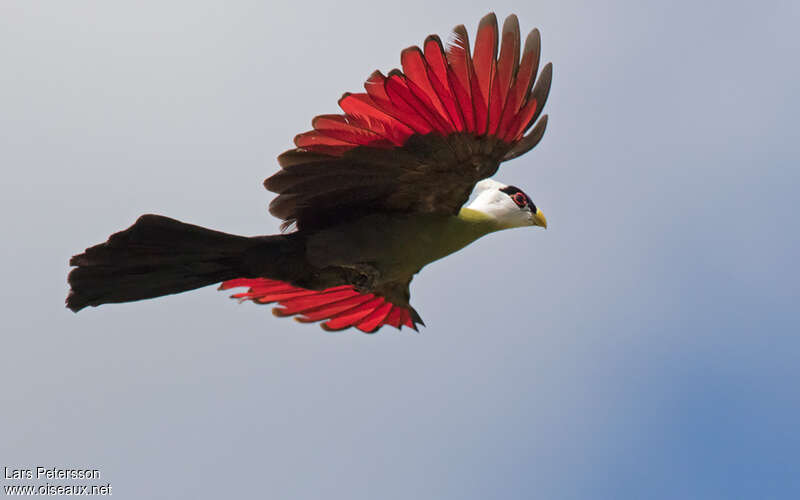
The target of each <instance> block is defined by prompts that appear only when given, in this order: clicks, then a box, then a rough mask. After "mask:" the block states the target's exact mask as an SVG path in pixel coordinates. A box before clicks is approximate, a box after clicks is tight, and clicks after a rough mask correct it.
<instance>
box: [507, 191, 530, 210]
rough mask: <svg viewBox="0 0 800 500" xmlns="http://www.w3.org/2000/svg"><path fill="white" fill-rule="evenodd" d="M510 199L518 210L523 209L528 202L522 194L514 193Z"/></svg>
mask: <svg viewBox="0 0 800 500" xmlns="http://www.w3.org/2000/svg"><path fill="white" fill-rule="evenodd" d="M511 199H512V200H514V203H516V204H517V206H518V207H519V208H524V207H525V205H526V204H527V203H528V200H526V199H525V195H524V194H522V193H514V195H513V196H512V197H511Z"/></svg>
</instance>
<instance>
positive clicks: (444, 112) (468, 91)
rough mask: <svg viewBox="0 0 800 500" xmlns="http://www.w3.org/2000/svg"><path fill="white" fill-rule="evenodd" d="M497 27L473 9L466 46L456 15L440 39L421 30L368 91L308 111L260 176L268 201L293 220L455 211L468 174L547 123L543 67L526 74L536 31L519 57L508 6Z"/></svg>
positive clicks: (486, 168)
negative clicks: (307, 124)
mask: <svg viewBox="0 0 800 500" xmlns="http://www.w3.org/2000/svg"><path fill="white" fill-rule="evenodd" d="M499 38H500V43H498V28H497V18H496V17H495V15H494V14H489V15H487V16H485V17H484V18H483V19H482V20H481V22H480V25H479V26H478V34H477V37H476V42H475V48H474V53H473V54H470V47H469V41H468V38H467V31H466V29H465V28H464V26H457V27H456V28H455V29H454V34H453V40H452V42H451V43H450V44H449V45H448V47H447V50H445V49H444V47H443V46H442V42H441V40H440V39H439V37H438V36H436V35H431V36H429V37H428V38H426V39H425V43H424V46H423V48H422V49H420V48H419V47H410V48H407V49H405V50H404V51H403V52H402V54H401V62H402V67H403V71H400V70H393V71H391V72H390V73H389V74H388V75H387V76H384V75H383V74H382V73H380V72H378V71H376V72H375V73H373V74H372V75H371V76H370V77H369V79H368V80H367V82H366V83H365V85H364V86H365V89H366V93H359V94H349V93H348V94H345V95H344V96H343V97H342V98H341V99H340V100H339V106H340V107H341V108H342V110H343V111H344V114H340V115H321V116H317V117H316V118H314V120H313V121H312V127H313V130H311V131H309V132H306V133H303V134H300V135H298V136H297V137H295V145H296V146H297V148H295V149H292V150H289V151H287V152H285V153H283V154H282V155H280V156H279V157H278V162H279V163H280V165H281V167H282V168H281V170H280V171H279V172H278V173H276V174H275V175H273V176H271V177H270V178H268V179H267V180H266V181H264V186H265V187H266V188H267V189H269V190H270V191H273V192H275V193H278V195H279V196H278V197H276V198H275V199H274V200H273V201H272V203H271V204H270V212H271V213H272V214H273V215H275V216H276V217H279V218H281V219H283V220H284V226H288V225H290V224H292V223H296V224H297V227H298V228H302V229H315V228H322V227H326V226H329V225H332V224H335V223H341V222H343V221H345V220H347V219H349V218H352V217H355V216H358V215H361V214H365V213H372V212H406V213H408V212H424V213H443V214H456V213H458V210H459V209H460V207H461V206H462V205H463V204H464V203H465V202H466V200H467V198H468V197H469V194H470V193H471V192H472V188H473V187H474V185H475V183H476V182H478V181H479V180H481V179H484V178H486V177H490V176H492V175H493V174H494V173H495V172H496V171H497V168H498V166H499V165H500V162H502V161H505V160H509V159H511V158H515V157H517V156H519V155H521V154H523V153H525V152H527V151H528V150H530V149H531V148H533V147H534V146H535V145H536V144H537V143H538V142H539V140H540V139H541V137H542V135H543V134H544V130H545V127H546V125H547V116H546V115H545V116H543V117H542V118H541V120H539V121H538V122H537V119H538V118H539V115H540V114H541V111H542V108H543V107H544V103H545V101H546V99H547V95H548V92H549V90H550V81H551V78H552V66H551V65H550V64H549V63H548V64H547V65H546V66H545V67H544V68H543V70H542V72H541V75H540V76H539V78H538V80H536V74H537V71H538V66H539V52H540V38H539V32H538V30H533V31H532V32H531V33H530V34H529V35H528V37H527V39H526V41H525V47H524V50H523V52H522V59H521V60H520V32H519V23H518V21H517V17H516V16H514V15H511V16H509V17H508V18H506V20H505V22H504V24H503V30H502V33H501V34H500V37H499ZM498 46H499V52H500V54H499V57H498ZM535 80H536V85H533V82H534V81H535ZM534 124H535V125H534ZM531 127H533V128H532V130H530V129H531ZM528 130H530V132H529V133H527V135H526V132H528Z"/></svg>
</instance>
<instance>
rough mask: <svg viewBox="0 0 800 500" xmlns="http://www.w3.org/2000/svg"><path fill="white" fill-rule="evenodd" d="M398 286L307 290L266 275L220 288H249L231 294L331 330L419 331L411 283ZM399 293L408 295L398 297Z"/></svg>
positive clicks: (419, 321) (224, 284) (241, 280)
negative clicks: (410, 296) (373, 289)
mask: <svg viewBox="0 0 800 500" xmlns="http://www.w3.org/2000/svg"><path fill="white" fill-rule="evenodd" d="M409 281H410V278H409ZM397 285H398V286H396V287H394V288H395V289H392V287H391V286H390V287H388V288H387V289H386V290H381V291H379V292H376V293H361V292H359V291H357V290H356V289H354V288H353V287H352V286H350V285H342V286H337V287H333V288H328V289H327V290H308V289H305V288H300V287H297V286H293V285H290V284H289V283H285V282H283V281H277V280H271V279H267V278H239V279H234V280H229V281H226V282H224V283H223V284H222V285H220V287H219V289H220V290H228V289H231V288H239V287H247V288H248V290H247V291H246V292H239V293H236V294H234V295H232V296H231V297H232V298H234V299H239V300H251V301H253V302H255V303H258V304H271V303H277V304H278V305H280V306H281V307H275V308H274V309H272V312H273V313H274V314H275V315H276V316H294V317H295V319H296V320H297V321H300V322H302V323H311V322H315V321H323V320H325V322H324V323H322V324H321V326H322V328H324V329H325V330H328V331H338V330H344V329H346V328H350V327H356V328H358V329H359V330H361V331H362V332H366V333H375V332H376V331H378V330H379V329H380V327H382V326H383V325H389V326H393V327H395V328H397V329H398V330H399V329H401V328H402V327H403V326H407V327H409V328H413V329H414V330H417V324H422V325H424V323H423V322H422V319H421V318H420V317H419V315H418V314H417V312H416V311H415V310H414V308H413V307H411V306H410V305H409V304H408V282H406V283H404V284H403V283H399V284H397ZM402 289H404V290H405V292H403V290H402ZM398 292H399V293H400V294H401V295H405V297H395V295H396V294H397V293H398ZM398 304H400V305H398Z"/></svg>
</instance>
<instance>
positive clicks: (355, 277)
mask: <svg viewBox="0 0 800 500" xmlns="http://www.w3.org/2000/svg"><path fill="white" fill-rule="evenodd" d="M520 50H521V57H520ZM498 52H499V55H498ZM539 56H540V36H539V31H538V30H535V29H534V30H533V31H531V32H530V34H529V35H528V36H527V38H526V40H525V43H524V45H522V44H521V41H520V31H519V22H518V20H517V17H516V16H515V15H511V16H509V17H508V18H506V20H505V22H504V23H503V29H502V31H499V30H498V25H497V18H496V17H495V15H494V14H489V15H487V16H485V17H484V18H483V19H481V21H480V24H479V26H478V31H477V35H476V41H475V45H474V49H473V50H472V52H470V44H469V40H468V36H467V30H466V29H465V28H464V26H463V25H460V26H457V27H456V28H454V30H453V34H452V36H451V39H450V41H449V43H448V44H447V45H446V46H445V45H443V44H442V41H441V39H440V38H439V37H438V36H436V35H430V36H428V37H427V38H426V39H425V42H424V44H423V46H422V47H421V48H420V47H416V46H415V47H409V48H407V49H405V50H403V51H402V53H401V57H400V59H401V66H402V70H398V69H395V70H392V71H390V72H389V73H388V74H387V75H384V74H383V73H381V72H379V71H375V72H374V73H372V75H371V76H370V77H369V78H368V79H367V81H366V83H365V85H364V87H365V90H366V92H361V93H352V94H351V93H346V94H344V95H343V96H342V98H341V99H340V100H339V106H340V107H341V109H342V111H343V113H341V114H328V115H319V116H317V117H316V118H314V119H313V120H312V122H311V125H312V128H313V130H311V131H309V132H305V133H302V134H299V135H298V136H296V137H295V139H294V143H295V146H296V147H295V148H294V149H290V150H288V151H286V152H285V153H283V154H281V155H280V156H278V163H279V164H280V167H281V168H280V170H279V171H278V172H277V173H275V174H274V175H272V176H271V177H269V178H268V179H267V180H266V181H264V186H265V187H266V188H267V189H268V190H269V191H272V192H274V193H277V195H278V196H277V197H276V198H275V199H273V201H272V202H271V203H270V205H269V211H270V213H272V214H273V215H274V216H276V217H278V218H280V219H282V220H283V225H282V232H281V233H280V234H275V235H269V236H255V237H246V236H236V235H232V234H227V233H223V232H219V231H214V230H211V229H206V228H203V227H200V226H195V225H191V224H186V223H184V222H180V221H177V220H174V219H170V218H167V217H163V216H160V215H143V216H141V217H139V219H138V220H137V221H136V223H135V224H133V226H131V227H129V228H128V229H125V230H124V231H121V232H118V233H115V234H112V235H111V236H110V237H109V238H108V241H106V242H105V243H101V244H99V245H95V246H93V247H91V248H87V249H86V251H85V252H84V253H81V254H79V255H75V256H73V257H72V258H71V259H70V265H71V266H75V267H74V269H72V270H71V272H70V273H69V277H68V281H69V285H70V287H71V289H70V292H69V295H68V296H67V300H66V303H67V307H68V308H70V309H71V310H73V311H76V312H77V311H79V310H81V309H83V308H84V307H87V306H99V305H101V304H108V303H118V302H130V301H135V300H142V299H149V298H153V297H159V296H162V295H168V294H174V293H179V292H184V291H187V290H192V289H195V288H200V287H204V286H207V285H211V284H216V283H220V282H221V286H220V289H222V290H228V289H232V288H245V289H246V291H240V292H239V293H236V294H234V295H233V297H234V298H237V299H240V300H250V301H253V302H256V303H260V304H270V303H277V307H275V308H274V309H273V312H274V313H275V314H276V315H277V316H294V317H295V319H297V320H299V321H301V322H316V321H322V323H321V326H322V327H323V328H324V329H326V330H341V329H345V328H349V327H355V328H357V329H359V330H361V331H363V332H370V333H371V332H375V331H377V330H378V329H380V328H381V327H382V326H384V325H390V326H393V327H395V328H398V329H402V327H403V326H407V327H410V328H413V329H414V330H416V329H417V325H424V323H423V322H422V319H421V318H420V315H419V314H418V313H417V311H416V310H415V309H414V308H413V307H412V306H411V304H410V302H409V300H410V292H409V284H410V283H411V280H412V278H413V277H414V275H415V274H416V273H418V272H419V271H420V270H421V269H422V268H423V267H424V266H425V265H427V264H429V263H431V262H433V261H435V260H438V259H441V258H442V257H445V256H447V255H449V254H451V253H453V252H456V251H458V250H459V249H461V248H463V247H465V246H466V245H469V244H470V243H472V242H473V241H475V240H477V239H478V238H480V237H481V236H484V235H486V234H489V233H492V232H494V231H499V230H502V229H509V228H515V227H531V226H540V227H545V228H546V227H547V221H546V219H545V217H544V215H543V214H542V212H541V210H539V208H538V207H537V206H536V205H535V204H534V203H533V201H532V200H531V198H530V196H528V195H527V194H525V192H523V191H522V190H521V189H519V188H517V187H515V186H511V185H505V184H502V183H500V182H497V181H495V180H492V179H489V177H491V176H493V175H494V174H495V172H497V170H498V168H499V166H500V164H501V163H502V162H504V161H507V160H511V159H513V158H516V157H518V156H520V155H522V154H524V153H526V152H527V151H529V150H530V149H532V148H533V147H534V146H536V144H537V143H538V142H539V140H540V139H541V138H542V135H543V134H544V131H545V128H546V126H547V115H541V112H542V108H543V107H544V104H545V101H546V99H547V95H548V93H549V90H550V82H551V79H552V65H551V64H550V63H548V64H547V65H545V66H544V67H543V68H542V71H541V73H540V74H539V76H538V78H537V73H538V68H539ZM534 82H535V84H534ZM473 192H474V193H475V197H474V200H473V201H472V202H471V203H469V204H468V205H466V206H464V205H465V203H467V201H468V200H469V198H470V194H471V193H473Z"/></svg>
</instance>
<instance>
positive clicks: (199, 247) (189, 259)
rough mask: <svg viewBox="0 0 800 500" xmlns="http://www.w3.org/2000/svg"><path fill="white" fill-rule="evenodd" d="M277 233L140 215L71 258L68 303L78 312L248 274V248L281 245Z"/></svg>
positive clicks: (249, 273)
mask: <svg viewBox="0 0 800 500" xmlns="http://www.w3.org/2000/svg"><path fill="white" fill-rule="evenodd" d="M281 238H283V236H282V235H278V236H274V237H273V236H266V237H257V238H250V237H245V236H236V235H232V234H227V233H222V232H219V231H212V230H211V229H206V228H203V227H200V226H194V225H191V224H186V223H183V222H180V221H177V220H174V219H170V218H168V217H162V216H160V215H143V216H141V217H139V219H138V220H137V221H136V223H135V224H134V225H133V226H131V227H129V228H128V229H126V230H124V231H121V232H119V233H116V234H112V235H111V236H110V237H109V238H108V241H107V242H105V243H101V244H99V245H95V246H93V247H91V248H87V249H86V251H85V252H84V253H82V254H79V255H75V256H74V257H72V259H70V262H69V263H70V265H73V266H77V267H76V268H75V269H73V270H72V271H71V272H70V273H69V278H68V281H69V284H70V287H71V290H70V292H69V295H68V296H67V307H68V308H70V309H72V310H73V311H75V312H77V311H79V310H81V309H83V308H84V307H86V306H98V305H101V304H107V303H114V302H130V301H134V300H141V299H149V298H152V297H159V296H161V295H168V294H173V293H179V292H183V291H186V290H192V289H195V288H200V287H203V286H206V285H211V284H214V283H218V282H220V281H225V280H229V279H233V278H238V277H242V276H250V275H252V272H253V271H252V266H251V265H250V261H252V255H251V254H252V252H251V250H252V249H253V248H254V247H260V249H261V250H263V249H264V248H263V247H264V246H265V245H267V246H276V245H277V246H281V244H282V243H285V242H284V241H283V240H281ZM276 250H277V249H276ZM269 253H271V252H267V255H268V254H269ZM276 253H284V252H276ZM262 255H265V254H264V253H262Z"/></svg>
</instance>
